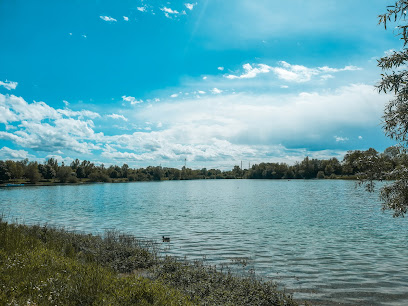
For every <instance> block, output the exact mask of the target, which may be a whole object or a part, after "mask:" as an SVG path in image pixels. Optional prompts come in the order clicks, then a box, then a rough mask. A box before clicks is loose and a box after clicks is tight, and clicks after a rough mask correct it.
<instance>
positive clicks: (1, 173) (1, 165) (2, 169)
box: [0, 160, 11, 182]
mask: <svg viewBox="0 0 408 306" xmlns="http://www.w3.org/2000/svg"><path fill="white" fill-rule="evenodd" d="M10 178H11V175H10V172H9V169H8V168H7V165H6V163H5V162H4V161H2V160H0V182H7V181H8V180H9V179H10Z"/></svg>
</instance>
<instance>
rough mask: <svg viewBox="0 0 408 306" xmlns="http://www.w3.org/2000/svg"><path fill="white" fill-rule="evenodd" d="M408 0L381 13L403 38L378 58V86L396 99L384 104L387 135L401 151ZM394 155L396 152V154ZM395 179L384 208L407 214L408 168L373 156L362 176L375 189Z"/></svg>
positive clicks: (405, 138) (407, 80)
mask: <svg viewBox="0 0 408 306" xmlns="http://www.w3.org/2000/svg"><path fill="white" fill-rule="evenodd" d="M407 10H408V0H399V1H396V2H395V4H394V5H390V6H388V7H387V11H386V12H385V13H384V14H382V15H379V16H378V17H379V24H382V25H384V28H385V29H387V28H388V27H389V26H390V23H391V28H392V29H393V32H394V34H395V35H396V36H397V37H398V38H399V39H400V40H401V41H402V48H401V50H399V51H393V52H392V53H391V54H388V55H386V56H384V57H382V58H380V59H379V60H378V67H380V68H381V69H382V71H383V73H382V74H381V76H382V78H381V81H380V83H379V84H378V86H377V88H378V91H379V92H380V93H381V92H384V93H392V94H393V95H394V97H393V99H391V100H390V101H389V103H388V104H387V105H386V107H385V111H384V115H383V120H384V121H383V128H384V132H385V134H386V136H388V137H390V138H391V139H393V140H395V141H397V142H398V146H397V148H398V149H399V152H400V153H399V154H403V155H405V154H404V153H406V152H407V148H408V70H407V64H408V48H407V44H408V22H407V18H406V17H407ZM394 155H395V153H394ZM387 178H395V180H394V181H392V182H391V183H389V184H387V185H386V186H385V187H383V188H381V191H380V197H381V200H382V202H383V209H390V210H393V211H394V217H398V216H404V215H405V214H406V213H407V209H408V167H407V166H405V165H401V166H399V167H397V168H395V169H394V170H393V171H387V169H384V168H383V167H382V165H381V163H380V159H379V158H371V161H370V167H369V170H368V171H366V173H365V174H364V175H363V177H362V178H361V182H362V183H363V184H366V187H367V189H368V190H369V191H372V190H373V181H374V180H382V179H387Z"/></svg>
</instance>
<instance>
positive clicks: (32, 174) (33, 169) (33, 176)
mask: <svg viewBox="0 0 408 306" xmlns="http://www.w3.org/2000/svg"><path fill="white" fill-rule="evenodd" d="M24 176H25V177H26V178H27V179H28V180H29V181H30V183H33V184H35V183H37V182H38V181H39V180H40V179H41V174H40V172H39V171H38V163H37V162H30V163H29V164H28V165H27V166H26V169H25V173H24Z"/></svg>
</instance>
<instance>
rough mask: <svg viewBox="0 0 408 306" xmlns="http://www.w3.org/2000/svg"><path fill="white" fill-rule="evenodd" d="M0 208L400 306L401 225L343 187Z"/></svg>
mask: <svg viewBox="0 0 408 306" xmlns="http://www.w3.org/2000/svg"><path fill="white" fill-rule="evenodd" d="M0 212H2V213H3V214H4V215H5V216H6V217H8V218H9V219H17V220H19V222H24V223H27V224H33V223H42V224H43V223H48V224H50V225H57V226H64V227H65V228H66V229H70V230H80V231H84V232H92V233H102V232H103V231H104V229H107V228H115V229H118V230H120V231H124V232H126V233H131V234H134V235H135V236H137V237H143V238H149V239H155V240H156V241H158V242H160V241H161V237H162V235H165V236H170V237H171V243H170V245H169V248H168V250H167V251H166V252H167V253H170V254H173V255H177V256H187V258H188V259H202V258H203V257H206V259H207V261H209V262H210V263H212V264H217V266H221V265H225V264H228V265H230V264H231V260H232V259H237V258H248V259H249V261H248V267H247V268H254V269H255V272H256V274H257V275H262V276H263V277H266V278H271V279H273V280H277V281H279V282H281V283H282V284H283V285H284V286H285V287H286V288H287V289H289V290H290V291H292V290H293V291H294V296H295V298H298V299H307V300H310V301H313V302H322V303H323V304H331V303H339V302H341V303H344V304H371V305H373V304H386V305H401V304H408V290H407V289H408V264H407V258H408V224H407V222H406V220H405V219H402V218H399V219H395V218H392V215H391V213H382V212H381V210H380V204H379V202H378V195H377V194H368V193H366V192H365V191H364V190H362V189H360V188H355V183H354V182H350V181H332V180H330V181H329V180H325V181H317V180H314V181H297V180H292V181H278V180H273V181H271V180H268V181H266V180H202V181H170V182H146V183H129V184H94V185H84V186H52V187H27V188H4V189H1V190H0Z"/></svg>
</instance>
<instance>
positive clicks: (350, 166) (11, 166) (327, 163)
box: [0, 147, 408, 184]
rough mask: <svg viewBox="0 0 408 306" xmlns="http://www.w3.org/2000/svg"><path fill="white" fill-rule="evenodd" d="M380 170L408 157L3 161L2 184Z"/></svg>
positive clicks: (392, 151) (389, 153)
mask: <svg viewBox="0 0 408 306" xmlns="http://www.w3.org/2000/svg"><path fill="white" fill-rule="evenodd" d="M374 164H375V166H376V167H380V168H381V169H382V170H383V171H392V170H393V169H395V168H397V167H399V166H401V165H404V166H407V165H408V157H407V155H406V154H401V153H400V152H399V150H398V149H397V148H395V147H390V148H387V149H386V150H385V151H384V152H383V153H379V152H377V151H376V150H374V149H372V148H370V149H368V150H366V151H358V150H357V151H349V152H348V153H347V154H346V155H345V156H344V158H343V160H342V161H339V160H338V159H337V158H331V159H328V160H320V159H311V158H309V157H306V158H305V159H303V161H301V162H297V163H295V164H294V165H287V164H285V163H260V164H255V165H252V167H251V168H250V169H241V168H240V167H239V166H235V167H234V168H233V169H232V170H229V171H221V170H218V169H206V168H203V169H200V170H193V169H190V168H186V167H183V168H182V169H181V170H180V169H176V168H167V167H160V166H156V167H152V166H149V167H147V168H140V169H132V168H130V167H129V166H128V165H127V164H123V165H122V166H109V167H105V166H104V165H103V164H102V165H95V164H94V163H92V162H90V161H88V160H84V161H80V160H78V159H76V160H75V161H73V162H72V163H71V164H70V165H69V166H68V165H65V164H64V163H63V162H62V163H61V164H59V163H58V161H57V160H56V159H54V158H50V159H48V160H47V161H46V162H44V163H38V162H36V161H29V160H28V159H25V160H22V161H13V160H6V161H0V181H1V182H2V183H23V182H29V183H32V184H36V183H41V182H42V183H47V182H51V183H77V182H123V181H160V180H197V179H241V178H246V179H314V178H318V179H324V178H329V179H335V178H354V177H355V176H356V175H357V174H359V173H364V172H365V171H368V170H369V168H370V167H373V165H374Z"/></svg>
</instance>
